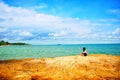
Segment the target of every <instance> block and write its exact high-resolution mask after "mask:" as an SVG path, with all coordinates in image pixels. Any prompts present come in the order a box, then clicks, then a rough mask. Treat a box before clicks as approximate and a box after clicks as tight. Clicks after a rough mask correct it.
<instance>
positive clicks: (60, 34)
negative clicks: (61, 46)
mask: <svg viewBox="0 0 120 80" xmlns="http://www.w3.org/2000/svg"><path fill="white" fill-rule="evenodd" d="M48 35H49V36H52V37H61V36H66V35H67V32H66V31H60V32H56V33H49V34H48Z"/></svg>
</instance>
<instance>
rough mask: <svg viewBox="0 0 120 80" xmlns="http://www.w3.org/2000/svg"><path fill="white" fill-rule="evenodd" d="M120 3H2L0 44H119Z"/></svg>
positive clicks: (29, 0) (43, 0)
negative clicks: (0, 41)
mask: <svg viewBox="0 0 120 80" xmlns="http://www.w3.org/2000/svg"><path fill="white" fill-rule="evenodd" d="M119 3H120V0H0V40H5V41H10V42H27V43H31V44H81V43H82V44H83V43H120V4H119Z"/></svg>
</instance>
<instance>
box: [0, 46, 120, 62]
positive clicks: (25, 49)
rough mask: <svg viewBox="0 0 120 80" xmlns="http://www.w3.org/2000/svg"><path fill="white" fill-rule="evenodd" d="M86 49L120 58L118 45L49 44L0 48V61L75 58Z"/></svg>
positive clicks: (92, 52)
mask: <svg viewBox="0 0 120 80" xmlns="http://www.w3.org/2000/svg"><path fill="white" fill-rule="evenodd" d="M83 47H86V49H87V53H88V56H89V54H107V55H116V56H120V44H49V45H43V44H42V45H22V46H19V45H12V46H1V47H0V60H10V59H25V58H51V57H61V56H75V55H78V54H80V53H81V52H82V48H83Z"/></svg>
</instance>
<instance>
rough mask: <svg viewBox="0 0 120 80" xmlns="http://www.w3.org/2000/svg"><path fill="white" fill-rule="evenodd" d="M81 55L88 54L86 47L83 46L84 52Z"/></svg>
mask: <svg viewBox="0 0 120 80" xmlns="http://www.w3.org/2000/svg"><path fill="white" fill-rule="evenodd" d="M80 55H81V56H87V51H86V48H85V47H83V52H82V53H81V54H80Z"/></svg>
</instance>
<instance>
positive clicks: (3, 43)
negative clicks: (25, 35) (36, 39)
mask: <svg viewBox="0 0 120 80" xmlns="http://www.w3.org/2000/svg"><path fill="white" fill-rule="evenodd" d="M6 45H30V44H27V43H22V42H17V43H10V42H8V41H4V40H1V41H0V46H6Z"/></svg>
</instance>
